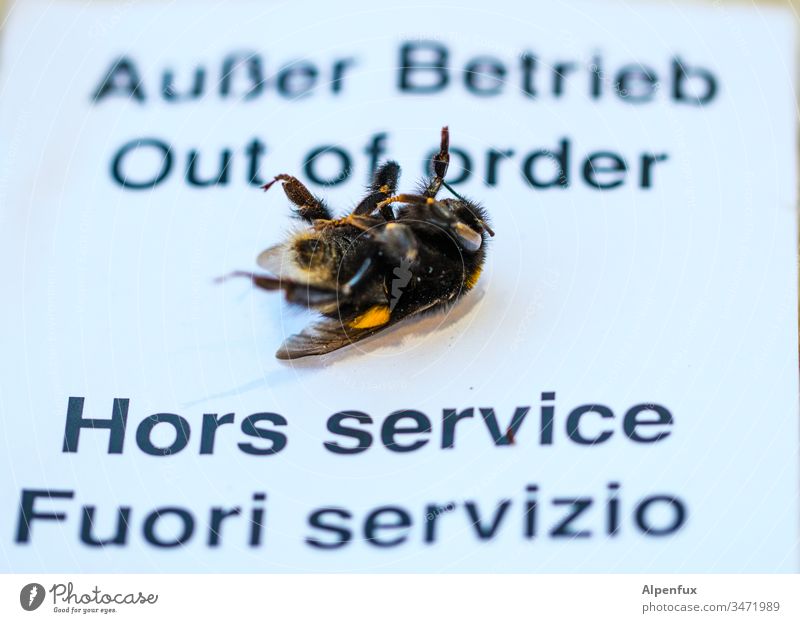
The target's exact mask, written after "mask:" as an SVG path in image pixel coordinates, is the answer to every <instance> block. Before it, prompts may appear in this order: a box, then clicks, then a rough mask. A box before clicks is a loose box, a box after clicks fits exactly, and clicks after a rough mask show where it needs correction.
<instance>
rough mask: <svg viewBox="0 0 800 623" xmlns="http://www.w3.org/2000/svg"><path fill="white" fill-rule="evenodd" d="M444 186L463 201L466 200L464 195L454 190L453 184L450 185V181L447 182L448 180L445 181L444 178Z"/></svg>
mask: <svg viewBox="0 0 800 623" xmlns="http://www.w3.org/2000/svg"><path fill="white" fill-rule="evenodd" d="M442 186H444V187H445V188H446V189H447V190H449V191H450V192H451V193H453V194H454V195H455V196H456V197H458V198H459V199H461V201H464V197H462V196H461V195H459V194H458V193H457V192H456V191H454V190H453V187H452V186H450V184H448V183H447V182H445V181H444V180H442Z"/></svg>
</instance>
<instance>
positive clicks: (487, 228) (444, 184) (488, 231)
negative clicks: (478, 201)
mask: <svg viewBox="0 0 800 623" xmlns="http://www.w3.org/2000/svg"><path fill="white" fill-rule="evenodd" d="M442 186H444V187H445V188H446V189H447V190H449V191H450V192H451V193H453V194H454V195H455V196H456V197H458V199H460V200H461V201H463V202H464V203H466V204H468V205H469V202H468V201H467V200H466V199H464V197H462V196H461V195H459V194H458V193H457V192H456V191H454V190H453V188H452V187H451V186H450V184H448V183H447V182H445V181H444V180H442ZM468 209H469V208H468ZM469 211H470V212H472V210H471V209H470V210H469ZM472 216H474V217H475V218H476V219H478V222H479V223H480V224H481V227H483V228H484V229H485V230H486V233H488V234H489V235H490V236H491V237H492V238H494V231H493V230H492V228H491V227H489V226H488V225H487V224H486V221H484V220H483V219H482V218H481V217H479V216H478V215H477V214H475V212H472Z"/></svg>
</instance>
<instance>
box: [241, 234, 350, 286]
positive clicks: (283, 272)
mask: <svg viewBox="0 0 800 623" xmlns="http://www.w3.org/2000/svg"><path fill="white" fill-rule="evenodd" d="M304 239H305V240H308V241H311V244H312V245H314V244H316V243H317V242H318V244H319V245H320V253H319V254H318V256H317V257H318V258H319V260H320V261H318V262H315V263H314V264H313V265H310V264H309V265H308V266H303V265H301V263H300V262H299V261H298V256H297V249H296V246H295V244H296V239H295V238H292V239H291V240H289V241H287V242H282V243H280V244H276V245H275V246H274V247H270V248H269V249H266V250H265V251H262V252H261V253H260V254H259V256H258V257H257V258H256V264H258V265H259V266H260V267H261V268H263V269H264V270H267V271H269V272H270V273H272V274H273V275H275V276H276V277H280V278H282V279H289V280H291V281H294V282H296V283H305V284H308V285H319V286H330V285H331V275H332V274H335V272H334V271H333V268H332V265H333V258H331V261H330V262H328V261H326V255H325V253H324V241H322V240H318V241H317V242H315V239H314V238H313V237H307V238H304Z"/></svg>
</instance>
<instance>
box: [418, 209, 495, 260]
mask: <svg viewBox="0 0 800 623" xmlns="http://www.w3.org/2000/svg"><path fill="white" fill-rule="evenodd" d="M430 218H431V221H433V222H434V223H435V224H436V225H438V226H439V227H442V228H445V229H447V230H448V231H449V232H450V234H451V235H452V236H453V238H454V239H455V240H456V241H457V242H458V245H459V246H460V247H461V248H462V249H464V250H465V251H468V252H471V253H475V252H476V251H478V250H479V249H480V248H481V246H482V245H483V242H484V239H485V237H486V234H489V235H490V236H494V231H492V228H491V227H489V225H488V223H487V222H486V221H487V216H486V211H485V210H484V209H483V208H482V207H481V206H480V205H478V204H477V203H473V202H472V201H469V200H467V199H464V198H462V197H459V198H458V199H442V200H441V201H437V202H436V203H434V204H433V205H432V206H431V210H430Z"/></svg>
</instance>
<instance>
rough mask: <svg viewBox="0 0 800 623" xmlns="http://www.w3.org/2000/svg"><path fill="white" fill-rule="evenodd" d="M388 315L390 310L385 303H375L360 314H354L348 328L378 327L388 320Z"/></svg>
mask: <svg viewBox="0 0 800 623" xmlns="http://www.w3.org/2000/svg"><path fill="white" fill-rule="evenodd" d="M390 315H391V312H390V311H389V308H388V307H387V306H386V305H375V306H373V307H370V308H369V309H368V310H367V311H365V312H364V313H363V314H361V315H360V316H356V318H355V320H353V321H352V322H351V323H350V328H351V329H371V328H372V327H379V326H381V325H382V324H386V323H387V322H389V317H390Z"/></svg>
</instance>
